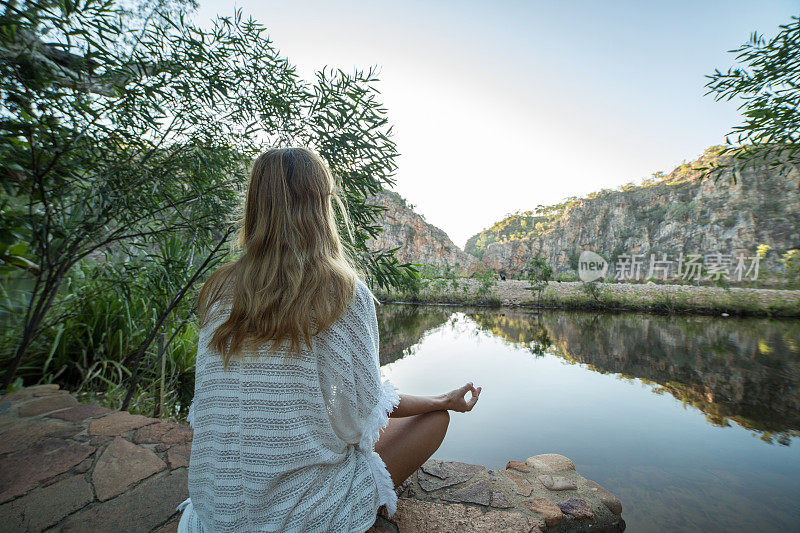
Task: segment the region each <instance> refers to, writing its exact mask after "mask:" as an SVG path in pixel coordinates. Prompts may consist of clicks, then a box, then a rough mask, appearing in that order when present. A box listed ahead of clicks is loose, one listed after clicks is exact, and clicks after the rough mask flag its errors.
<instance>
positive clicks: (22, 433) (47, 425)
mask: <svg viewBox="0 0 800 533" xmlns="http://www.w3.org/2000/svg"><path fill="white" fill-rule="evenodd" d="M80 430H81V427H80V426H78V425H75V424H68V423H66V422H60V421H57V420H46V421H41V422H32V423H27V424H24V425H16V426H14V427H12V428H10V429H8V430H6V431H4V432H3V434H2V438H0V455H3V454H5V453H14V452H17V451H20V450H24V449H25V448H29V447H30V446H31V445H32V444H34V443H36V442H38V441H40V440H42V439H43V438H45V437H63V438H65V437H71V436H73V435H75V434H76V433H78V432H79V431H80Z"/></svg>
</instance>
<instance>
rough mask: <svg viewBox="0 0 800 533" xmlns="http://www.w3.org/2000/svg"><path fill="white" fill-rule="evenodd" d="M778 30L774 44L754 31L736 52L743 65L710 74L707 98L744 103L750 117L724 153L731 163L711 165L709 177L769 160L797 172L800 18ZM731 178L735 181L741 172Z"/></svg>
mask: <svg viewBox="0 0 800 533" xmlns="http://www.w3.org/2000/svg"><path fill="white" fill-rule="evenodd" d="M779 30H780V31H779V32H778V34H777V35H776V36H775V37H774V38H772V39H770V40H766V39H765V38H764V36H763V35H759V34H758V33H757V32H754V33H753V34H752V35H751V36H750V40H749V41H748V42H746V43H745V44H743V45H742V46H740V47H739V48H736V49H735V50H731V52H732V53H735V54H737V55H736V60H737V61H738V62H739V63H740V65H741V66H739V67H735V68H729V69H728V70H727V71H726V72H720V71H719V70H718V69H717V70H715V71H714V74H713V75H710V76H707V78H709V81H708V83H706V87H707V88H708V92H707V93H706V94H714V99H715V100H717V101H719V100H732V99H735V98H738V99H741V100H742V103H741V105H740V106H739V109H740V110H742V114H743V115H744V118H745V120H744V123H743V124H740V125H738V126H735V127H733V129H732V130H731V131H730V133H729V134H728V137H727V138H726V142H727V146H726V147H725V148H724V149H723V150H722V152H721V155H732V156H733V157H732V159H731V160H728V161H723V162H722V163H720V164H718V165H711V166H710V167H709V168H708V175H715V176H716V177H717V178H719V176H720V175H721V172H722V171H724V170H726V169H729V168H730V167H732V166H741V167H746V166H752V165H756V164H760V163H764V162H767V163H768V164H769V165H770V166H772V167H776V166H777V167H783V168H792V167H795V166H796V165H797V164H798V163H800V145H798V141H800V62H798V61H797V58H798V56H800V17H796V16H793V17H792V19H791V22H789V23H788V24H785V25H782V26H780V27H779ZM731 138H733V140H731ZM732 176H733V179H734V181H735V180H736V173H735V172H734V173H732Z"/></svg>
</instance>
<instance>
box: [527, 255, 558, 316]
mask: <svg viewBox="0 0 800 533" xmlns="http://www.w3.org/2000/svg"><path fill="white" fill-rule="evenodd" d="M528 265H529V270H528V274H527V278H528V282H529V283H530V286H529V287H528V289H529V290H531V291H534V292H535V293H536V305H537V306H540V305H541V301H542V292H544V290H545V289H546V288H547V285H548V283H549V282H550V280H551V279H552V277H553V268H552V267H551V266H549V265H548V264H547V262H546V261H545V260H544V258H543V257H538V256H537V257H535V258H534V259H533V260H532V261H530V262H529V263H528Z"/></svg>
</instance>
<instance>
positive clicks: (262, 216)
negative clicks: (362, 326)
mask: <svg viewBox="0 0 800 533" xmlns="http://www.w3.org/2000/svg"><path fill="white" fill-rule="evenodd" d="M334 204H336V205H337V207H339V208H340V211H341V215H342V217H343V220H344V222H345V227H346V228H347V229H348V232H349V231H350V229H349V228H350V226H349V221H348V219H347V210H346V209H345V208H344V205H343V202H342V200H341V197H340V196H339V187H338V184H337V182H336V180H334V178H333V175H332V174H331V172H330V171H329V169H328V167H327V165H326V164H325V162H324V161H323V160H322V159H321V158H320V157H319V156H318V155H316V154H315V153H314V152H312V151H311V150H309V149H307V148H276V149H271V150H268V151H267V152H265V153H263V154H262V155H261V156H259V157H258V158H257V159H256V160H255V162H254V164H253V169H252V171H251V173H250V183H249V186H248V190H247V199H246V202H245V209H244V221H243V226H242V229H241V231H240V233H239V238H238V244H239V246H240V247H242V248H243V249H244V253H243V255H242V257H241V258H239V259H237V260H236V261H233V262H230V263H227V264H225V265H223V266H221V267H219V268H218V269H217V270H216V271H215V272H214V273H213V274H212V275H211V276H210V277H209V279H208V280H207V281H206V282H205V283H204V284H203V287H202V288H201V289H200V294H199V297H198V314H199V318H200V324H201V325H205V324H206V323H207V321H208V320H209V319H210V316H209V314H210V310H211V308H212V307H213V306H214V304H215V303H217V302H222V301H226V302H228V303H230V309H231V311H230V315H229V316H228V318H227V319H226V320H225V321H224V322H223V323H222V324H221V325H220V326H219V327H218V328H217V329H216V330H215V331H214V333H213V335H212V337H211V340H210V342H209V343H208V346H209V347H210V348H212V349H213V350H215V351H217V352H219V353H220V354H221V355H222V359H223V363H224V365H225V366H226V367H227V364H228V361H229V360H230V358H231V357H232V356H234V355H236V354H237V353H238V352H239V351H240V349H241V348H243V347H256V346H261V345H263V344H264V343H268V342H269V343H271V344H270V346H269V349H270V350H273V349H275V348H277V347H278V345H279V344H280V343H281V342H282V341H285V340H288V341H289V347H290V350H289V351H290V352H292V353H298V352H299V351H300V344H301V342H302V343H304V344H305V345H306V346H308V347H309V348H310V347H311V337H312V336H313V335H316V334H317V333H319V332H320V331H322V330H324V329H325V328H327V327H328V326H330V325H331V324H332V323H333V322H334V321H335V320H336V319H337V318H338V317H339V316H340V315H341V314H342V313H343V312H344V310H345V309H346V307H347V305H348V303H349V301H350V298H351V297H352V295H353V293H354V291H355V283H356V278H357V277H358V274H357V272H356V269H355V267H354V262H353V261H352V259H351V258H350V257H348V254H347V253H346V251H345V249H344V246H343V243H342V239H341V238H340V235H339V230H338V227H337V222H336V216H335V213H334V210H333V209H334Z"/></svg>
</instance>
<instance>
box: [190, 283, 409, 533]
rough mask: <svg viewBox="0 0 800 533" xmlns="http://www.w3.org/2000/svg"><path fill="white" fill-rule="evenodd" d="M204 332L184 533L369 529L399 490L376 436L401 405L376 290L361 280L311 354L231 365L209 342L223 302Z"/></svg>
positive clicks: (253, 357) (260, 357)
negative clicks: (381, 344)
mask: <svg viewBox="0 0 800 533" xmlns="http://www.w3.org/2000/svg"><path fill="white" fill-rule="evenodd" d="M217 310H218V311H219V312H211V313H209V316H210V317H211V318H210V320H208V321H207V322H206V324H205V325H204V326H203V328H202V329H201V331H200V339H199V344H198V353H197V367H196V382H195V396H194V402H193V405H192V409H191V416H190V423H191V424H192V426H193V428H194V439H193V442H192V453H191V459H190V465H189V494H190V500H191V501H188V500H187V503H188V506H186V508H185V510H184V516H183V517H182V519H181V524H180V527H179V531H237V532H247V531H342V532H359V533H360V532H363V531H366V529H368V528H369V527H370V526H371V525H372V523H373V522H374V520H375V511H376V509H377V508H378V507H379V506H380V505H384V504H385V505H386V506H387V510H389V512H390V514H391V513H393V512H394V506H395V504H396V498H397V497H396V495H395V492H394V490H393V484H392V481H391V478H390V477H389V473H388V472H387V471H386V467H385V465H384V464H383V461H382V460H381V458H380V456H379V455H378V454H377V453H375V452H374V451H373V447H374V442H375V440H377V438H378V432H379V430H380V429H381V428H382V427H384V426H385V425H386V423H387V421H388V414H389V413H390V412H391V411H392V409H393V408H394V406H396V405H397V403H398V402H399V398H398V396H397V392H396V388H395V387H394V386H393V385H392V384H391V383H390V382H389V381H387V380H384V381H383V383H381V380H380V370H379V367H378V328H377V321H376V318H375V308H374V303H373V300H372V294H371V292H370V291H369V289H368V288H367V287H366V285H364V284H363V282H361V281H358V282H357V283H356V289H355V293H354V295H353V298H352V299H351V301H350V303H349V305H348V307H347V308H346V310H345V312H344V313H343V314H342V315H341V316H340V317H339V318H338V319H337V320H336V321H335V322H334V323H333V324H332V325H331V326H330V327H329V328H327V329H325V330H324V331H322V332H320V333H318V334H317V335H315V336H314V337H313V339H312V343H311V349H308V348H307V347H306V346H303V347H302V348H301V351H300V353H299V354H298V353H294V354H291V355H289V356H288V357H286V358H285V359H284V353H285V351H286V350H285V349H284V348H279V349H278V350H276V351H274V352H268V351H267V350H266V346H265V347H264V348H262V349H259V350H257V351H256V353H255V354H254V353H253V351H252V350H251V351H249V352H248V351H247V350H245V351H244V352H243V357H235V358H231V359H230V361H229V362H228V366H227V368H224V367H223V361H222V358H221V356H220V354H219V353H217V352H215V351H212V350H211V349H209V348H208V347H207V344H208V342H209V340H210V336H211V334H212V333H213V331H214V330H215V328H216V327H217V326H218V325H219V324H220V323H221V322H222V321H223V320H224V319H225V318H227V314H228V313H229V310H230V304H225V303H224V301H223V303H221V304H220V305H219V306H218V307H217Z"/></svg>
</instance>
